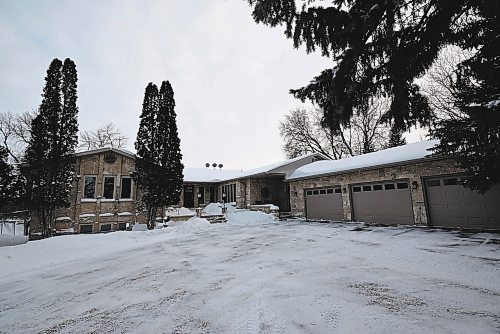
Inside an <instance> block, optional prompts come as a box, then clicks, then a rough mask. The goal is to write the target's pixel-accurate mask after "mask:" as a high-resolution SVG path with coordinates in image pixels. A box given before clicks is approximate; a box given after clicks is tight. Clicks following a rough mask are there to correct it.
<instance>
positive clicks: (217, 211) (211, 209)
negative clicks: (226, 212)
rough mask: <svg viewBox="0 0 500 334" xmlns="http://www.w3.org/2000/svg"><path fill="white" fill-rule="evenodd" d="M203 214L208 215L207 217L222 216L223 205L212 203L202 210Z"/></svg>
mask: <svg viewBox="0 0 500 334" xmlns="http://www.w3.org/2000/svg"><path fill="white" fill-rule="evenodd" d="M202 212H203V213H205V214H207V215H221V214H222V204H220V203H210V204H208V205H207V206H206V207H205V208H204V209H203V210H202Z"/></svg>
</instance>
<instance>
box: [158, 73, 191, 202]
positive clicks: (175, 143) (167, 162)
mask: <svg viewBox="0 0 500 334" xmlns="http://www.w3.org/2000/svg"><path fill="white" fill-rule="evenodd" d="M158 102H159V103H158V104H159V111H158V130H159V133H158V135H157V138H158V142H159V145H158V154H160V156H161V158H160V164H161V166H165V169H166V170H165V172H166V175H165V176H164V177H165V182H166V184H165V188H164V189H165V190H164V191H163V193H162V198H161V201H162V205H173V204H177V203H178V202H179V196H180V194H181V191H182V182H183V178H184V177H183V173H182V172H183V169H184V166H183V164H182V162H181V161H182V154H181V147H180V145H181V142H180V139H179V134H178V131H177V121H176V118H177V115H176V113H175V100H174V91H173V89H172V86H171V85H170V82H168V81H163V82H162V84H161V88H160V95H159V99H158Z"/></svg>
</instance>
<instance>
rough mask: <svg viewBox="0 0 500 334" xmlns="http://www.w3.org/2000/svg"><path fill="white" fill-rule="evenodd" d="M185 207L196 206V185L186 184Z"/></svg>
mask: <svg viewBox="0 0 500 334" xmlns="http://www.w3.org/2000/svg"><path fill="white" fill-rule="evenodd" d="M184 207H186V208H193V207H194V186H184Z"/></svg>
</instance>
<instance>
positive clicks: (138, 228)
mask: <svg viewBox="0 0 500 334" xmlns="http://www.w3.org/2000/svg"><path fill="white" fill-rule="evenodd" d="M147 230H148V225H146V224H138V223H136V224H134V226H132V231H147Z"/></svg>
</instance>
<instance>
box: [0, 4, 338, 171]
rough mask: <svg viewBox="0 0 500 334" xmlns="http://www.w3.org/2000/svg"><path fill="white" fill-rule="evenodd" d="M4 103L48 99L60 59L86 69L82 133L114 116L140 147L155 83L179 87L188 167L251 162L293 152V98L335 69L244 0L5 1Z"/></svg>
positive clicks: (0, 89) (9, 107)
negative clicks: (287, 128)
mask: <svg viewBox="0 0 500 334" xmlns="http://www.w3.org/2000/svg"><path fill="white" fill-rule="evenodd" d="M0 50H1V52H0V111H2V112H5V111H11V112H14V113H21V112H23V111H26V110H31V109H34V108H36V107H37V106H38V105H39V104H40V101H41V96H40V94H41V93H42V88H43V85H44V77H45V71H46V69H47V67H48V65H49V63H50V62H51V60H52V59H53V58H56V57H57V58H59V59H64V58H66V57H70V58H71V59H73V60H74V61H75V63H76V65H77V69H78V75H79V88H78V93H79V102H78V105H79V107H80V115H79V123H80V129H84V130H94V129H95V128H97V127H98V126H100V125H102V124H104V123H107V122H109V121H112V122H114V123H115V124H116V125H117V127H118V128H119V129H121V130H122V132H124V134H125V135H127V136H128V137H130V138H131V140H130V143H129V146H130V148H132V147H133V141H134V140H135V137H136V134H137V128H138V122H139V115H140V112H141V105H142V99H143V95H144V89H145V87H146V84H147V83H148V82H150V81H152V82H155V83H156V84H158V85H159V84H160V83H161V81H162V80H169V81H170V82H171V83H172V86H173V89H174V93H175V99H176V104H177V107H176V112H177V123H178V127H179V135H180V138H181V149H182V153H183V155H184V163H185V164H186V165H187V166H189V167H203V166H204V164H205V162H210V163H212V162H217V163H223V164H224V166H225V167H224V168H225V169H250V168H254V167H258V166H261V165H265V164H268V163H273V162H276V161H279V160H282V159H284V155H283V152H282V150H281V139H280V137H279V131H278V123H279V121H280V120H281V119H282V118H283V115H284V114H285V113H286V112H287V111H288V110H289V109H291V108H293V107H295V106H298V105H300V101H298V100H295V99H294V98H293V97H292V96H291V95H289V94H288V90H289V89H290V88H297V87H300V86H303V85H305V84H307V83H308V81H309V80H310V79H312V77H313V76H314V75H316V74H319V73H320V71H321V70H322V69H324V68H326V67H328V66H331V64H332V63H331V61H330V60H328V59H326V58H322V57H321V56H320V55H319V54H311V55H306V53H305V51H304V49H303V48H302V49H300V50H295V49H293V47H292V42H291V40H288V39H286V38H285V36H284V35H283V29H280V28H278V29H271V28H269V27H267V26H263V25H257V24H256V23H255V22H254V21H253V20H252V17H251V8H250V7H249V6H248V5H247V3H246V2H245V1H243V0H226V1H224V0H167V1H152V0H151V1H139V0H137V1H123V0H119V1H25V0H19V1H14V0H12V1H6V0H0Z"/></svg>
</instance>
